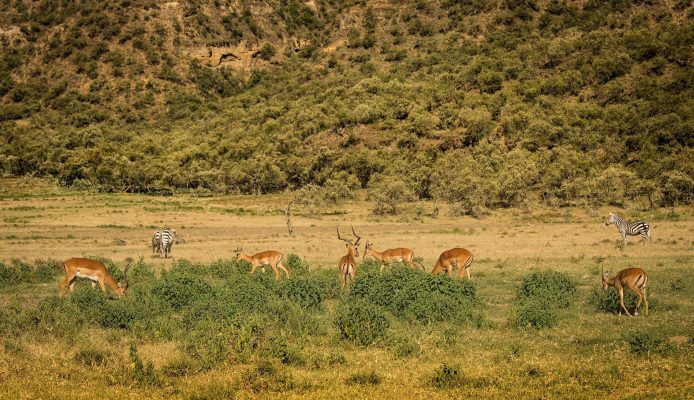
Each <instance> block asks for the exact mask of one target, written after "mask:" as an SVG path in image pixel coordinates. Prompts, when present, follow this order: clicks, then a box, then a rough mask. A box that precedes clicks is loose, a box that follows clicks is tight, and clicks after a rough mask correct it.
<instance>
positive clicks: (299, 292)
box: [279, 278, 323, 310]
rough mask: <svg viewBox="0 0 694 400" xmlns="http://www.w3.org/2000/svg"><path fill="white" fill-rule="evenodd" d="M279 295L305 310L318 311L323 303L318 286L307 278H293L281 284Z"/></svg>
mask: <svg viewBox="0 0 694 400" xmlns="http://www.w3.org/2000/svg"><path fill="white" fill-rule="evenodd" d="M279 293H280V295H281V296H282V297H286V298H287V299H289V300H291V301H293V302H295V303H297V304H298V305H299V306H301V307H302V308H306V309H313V310H315V309H318V308H319V307H320V306H321V304H322V302H323V292H322V290H321V288H320V286H318V284H317V283H316V282H315V281H314V280H311V279H308V278H293V279H290V280H288V281H286V282H283V283H282V284H281V285H280V286H279Z"/></svg>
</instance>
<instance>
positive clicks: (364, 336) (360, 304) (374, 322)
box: [335, 299, 390, 346]
mask: <svg viewBox="0 0 694 400" xmlns="http://www.w3.org/2000/svg"><path fill="white" fill-rule="evenodd" d="M335 326H336V327H337V330H338V332H339V333H340V337H341V338H343V339H347V340H349V341H351V342H354V343H356V344H359V345H362V346H368V345H370V344H372V343H374V342H375V341H377V340H379V339H382V338H384V337H385V335H386V332H387V331H388V327H389V326H390V321H389V320H388V317H387V316H386V314H385V313H384V312H383V311H382V310H381V309H380V308H379V307H377V306H375V305H373V304H372V303H369V302H367V301H365V300H362V299H352V300H349V301H348V302H346V303H342V304H341V305H340V306H339V308H338V310H337V313H336V316H335Z"/></svg>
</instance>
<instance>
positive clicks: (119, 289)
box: [59, 258, 132, 297]
mask: <svg viewBox="0 0 694 400" xmlns="http://www.w3.org/2000/svg"><path fill="white" fill-rule="evenodd" d="M131 265H132V262H129V263H128V265H127V266H126V267H125V271H124V272H123V280H124V281H125V287H123V286H121V284H120V283H119V282H118V281H116V279H115V278H114V277H113V275H111V273H110V272H108V270H107V269H106V266H105V265H104V264H103V263H101V262H99V261H95V260H90V259H88V258H71V259H69V260H66V261H64V262H63V270H65V279H63V281H62V282H61V283H60V289H59V293H60V297H63V292H64V291H65V286H69V287H70V291H71V292H72V291H74V290H75V281H76V280H77V278H87V279H89V280H91V281H92V287H96V284H97V282H98V283H99V285H100V286H101V290H102V291H103V292H104V293H106V286H108V287H110V288H111V290H113V292H114V293H115V294H116V295H118V297H122V296H124V295H125V292H126V291H127V290H128V269H130V266H131Z"/></svg>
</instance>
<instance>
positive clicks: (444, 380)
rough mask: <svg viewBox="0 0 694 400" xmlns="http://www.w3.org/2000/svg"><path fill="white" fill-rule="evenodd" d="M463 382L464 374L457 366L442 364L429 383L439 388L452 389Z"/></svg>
mask: <svg viewBox="0 0 694 400" xmlns="http://www.w3.org/2000/svg"><path fill="white" fill-rule="evenodd" d="M462 383H463V375H462V373H461V372H460V369H459V368H458V367H455V366H451V365H447V364H441V366H440V367H439V368H437V369H436V371H434V374H433V375H432V376H431V378H429V384H430V385H431V386H433V387H435V388H438V389H450V388H454V387H458V386H460V385H461V384H462Z"/></svg>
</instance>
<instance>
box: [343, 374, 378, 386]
mask: <svg viewBox="0 0 694 400" xmlns="http://www.w3.org/2000/svg"><path fill="white" fill-rule="evenodd" d="M345 383H347V384H348V385H362V386H363V385H371V386H376V385H379V384H381V377H380V376H379V375H378V374H377V373H376V372H375V371H369V372H356V373H354V374H352V375H350V376H349V378H347V380H346V381H345Z"/></svg>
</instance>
